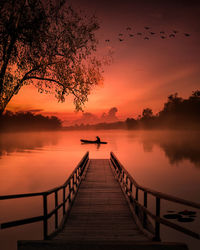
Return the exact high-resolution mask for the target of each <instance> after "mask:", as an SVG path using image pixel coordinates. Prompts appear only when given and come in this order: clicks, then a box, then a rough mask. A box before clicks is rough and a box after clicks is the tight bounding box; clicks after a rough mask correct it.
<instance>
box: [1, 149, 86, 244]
mask: <svg viewBox="0 0 200 250" xmlns="http://www.w3.org/2000/svg"><path fill="white" fill-rule="evenodd" d="M88 160H89V152H87V153H86V154H85V155H84V157H83V158H82V160H81V161H80V163H79V164H78V166H77V167H76V168H75V169H74V171H73V172H72V174H71V175H70V176H69V178H68V179H67V181H66V182H65V183H64V184H63V185H61V186H58V187H56V188H53V189H50V190H48V191H45V192H38V193H27V194H16V195H4V196H0V200H8V199H19V198H27V197H29V198H30V197H36V196H41V197H43V214H42V215H39V216H35V217H31V218H25V219H20V220H15V221H9V222H4V223H1V224H0V230H2V229H5V228H9V227H15V226H20V225H24V224H28V223H33V222H38V221H43V237H44V239H47V238H48V236H49V234H48V219H49V218H51V217H52V216H53V215H54V216H55V223H54V224H55V230H54V232H55V231H57V230H58V228H59V226H60V225H58V210H59V209H61V208H62V215H63V218H62V221H61V223H60V224H62V223H63V220H64V218H65V216H66V214H67V212H68V211H69V210H70V208H71V205H72V202H73V199H74V197H75V194H76V192H77V191H78V186H79V185H80V182H81V177H82V175H83V172H84V170H85V167H86V165H87V162H88ZM60 190H62V191H61V192H62V202H61V203H60V204H59V203H58V192H59V191H60ZM53 193H54V209H53V210H52V211H50V212H49V211H48V207H47V199H48V196H49V195H51V194H53ZM66 203H67V206H66Z"/></svg>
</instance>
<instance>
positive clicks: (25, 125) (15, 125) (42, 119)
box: [0, 111, 62, 132]
mask: <svg viewBox="0 0 200 250" xmlns="http://www.w3.org/2000/svg"><path fill="white" fill-rule="evenodd" d="M61 124H62V123H61V121H60V120H59V119H58V118H57V117H56V116H51V117H48V116H43V115H41V114H38V115H35V114H33V113H31V112H17V113H13V112H11V111H7V112H6V113H5V114H4V115H1V116H0V131H9V132H10V131H34V130H56V129H60V128H61Z"/></svg>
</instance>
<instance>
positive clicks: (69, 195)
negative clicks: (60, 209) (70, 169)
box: [68, 180, 71, 204]
mask: <svg viewBox="0 0 200 250" xmlns="http://www.w3.org/2000/svg"><path fill="white" fill-rule="evenodd" d="M68 199H69V204H70V203H71V180H70V182H69V194H68Z"/></svg>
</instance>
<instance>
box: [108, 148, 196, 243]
mask: <svg viewBox="0 0 200 250" xmlns="http://www.w3.org/2000/svg"><path fill="white" fill-rule="evenodd" d="M110 160H111V163H112V165H113V169H114V171H115V174H116V176H117V178H118V181H119V182H120V184H121V186H122V189H123V191H124V193H125V195H126V197H127V199H128V201H129V204H130V205H131V207H132V208H133V212H134V215H135V216H136V217H137V219H138V221H139V223H140V225H141V226H142V227H143V228H144V229H145V230H147V232H148V233H150V234H152V236H153V237H152V238H153V240H155V241H160V224H164V225H166V226H168V227H170V228H173V229H175V230H178V231H180V232H182V233H185V234H187V235H190V236H192V237H194V238H196V239H200V234H199V233H196V232H193V231H192V230H190V229H187V228H185V227H182V226H180V225H178V224H176V223H174V222H171V221H169V220H166V219H165V218H162V217H161V213H160V212H161V200H167V201H170V202H175V203H179V204H182V205H186V206H190V207H193V208H196V209H200V204H198V203H195V202H191V201H187V200H184V199H180V198H177V197H174V196H171V195H167V194H164V193H160V192H157V191H154V190H151V189H149V188H145V187H142V186H140V185H139V184H137V182H136V181H135V180H134V179H133V178H132V177H131V175H130V174H129V173H128V171H127V170H126V169H125V168H124V167H123V165H122V164H121V163H120V162H119V160H118V159H117V158H116V156H115V155H114V153H112V152H111V153H110ZM139 191H142V192H143V204H141V203H140V202H139V196H138V193H139ZM149 194H150V195H152V196H154V197H155V207H156V211H155V214H154V213H153V212H151V211H150V210H149V209H148V202H147V201H148V199H147V198H148V195H149ZM147 215H149V216H150V217H151V218H152V219H153V221H154V223H155V226H154V227H153V230H152V227H148V225H149V223H148V221H147Z"/></svg>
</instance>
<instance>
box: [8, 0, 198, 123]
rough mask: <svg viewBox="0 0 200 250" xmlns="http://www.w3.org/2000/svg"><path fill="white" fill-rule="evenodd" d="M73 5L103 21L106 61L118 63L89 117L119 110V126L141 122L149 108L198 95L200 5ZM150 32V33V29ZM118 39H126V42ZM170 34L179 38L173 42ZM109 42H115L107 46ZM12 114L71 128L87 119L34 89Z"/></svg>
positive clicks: (22, 95) (145, 0)
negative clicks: (48, 118)
mask: <svg viewBox="0 0 200 250" xmlns="http://www.w3.org/2000/svg"><path fill="white" fill-rule="evenodd" d="M71 2H73V4H72V5H73V6H74V7H75V8H79V9H82V10H84V11H85V12H86V13H87V14H90V15H91V14H95V15H96V16H97V17H98V19H99V22H100V29H99V31H98V32H97V38H98V40H99V53H100V54H102V56H103V55H104V54H106V53H107V52H108V51H111V52H113V63H112V64H111V65H110V66H107V67H105V73H104V83H103V85H100V86H98V87H96V88H95V89H94V90H93V91H92V93H91V95H90V96H89V101H88V102H87V103H86V105H85V112H89V113H91V116H92V114H93V115H95V116H97V117H100V116H101V115H102V113H103V112H106V113H108V111H109V110H110V109H111V108H112V107H116V108H117V109H118V112H117V113H116V116H117V117H118V118H119V119H120V120H123V119H125V118H127V117H134V118H136V117H137V116H138V115H139V114H141V113H142V110H143V109H144V108H146V107H149V108H151V109H152V110H153V112H154V113H157V112H158V111H159V110H161V109H162V108H163V103H164V102H165V101H166V100H167V96H168V95H170V94H172V93H175V92H178V93H179V94H180V96H182V97H188V96H189V95H190V94H191V93H192V91H193V90H197V89H200V46H199V44H200V2H199V1H191V0H187V1H184V0H173V1H161V0H160V1H158V0H157V1H156V0H137V1H134V0H123V1H122V0H120V1H117V0H109V1H108V0H107V1H106V0H101V1H93V0H73V1H72V0H71ZM146 26H147V27H150V29H149V30H147V29H145V28H144V27H146ZM128 27H130V28H131V30H130V29H129V28H128ZM127 28H128V30H127ZM174 30H176V31H178V33H177V34H175V33H174V32H173V31H174ZM160 31H161V32H165V33H164V34H162V33H161V34H160ZM138 32H141V33H142V35H138V34H137V33H138ZM150 32H153V33H155V34H150ZM119 33H122V34H123V36H121V39H123V41H121V42H120V41H119V38H120V36H119ZM184 33H189V34H190V36H188V37H187V36H186V35H185V34H184ZM130 34H133V35H134V36H133V37H130ZM170 34H174V35H175V37H169V35H170ZM161 36H164V37H166V38H164V39H162V38H161ZM145 37H148V38H149V39H147V38H146V39H144V38H145ZM107 39H109V40H110V41H109V42H105V40H107ZM7 109H9V110H13V111H25V110H35V111H38V112H40V113H43V114H45V115H57V116H58V117H59V118H61V119H62V120H64V121H65V124H66V125H67V124H71V122H73V121H76V120H78V119H79V120H80V119H81V117H82V113H80V112H79V113H75V112H74V106H73V100H72V98H68V99H66V101H65V103H58V102H57V100H56V99H54V96H51V95H44V94H39V93H38V92H37V89H36V88H35V87H33V86H26V87H23V88H22V89H21V90H20V92H19V94H18V95H17V96H15V97H14V98H13V99H12V101H11V102H10V104H9V105H8V107H7Z"/></svg>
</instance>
